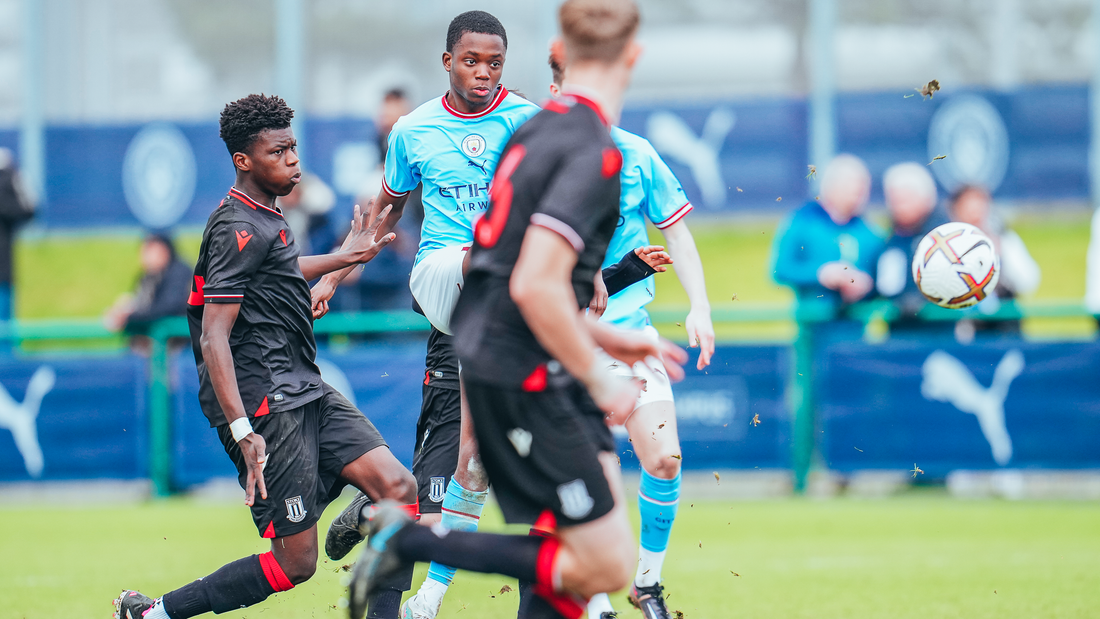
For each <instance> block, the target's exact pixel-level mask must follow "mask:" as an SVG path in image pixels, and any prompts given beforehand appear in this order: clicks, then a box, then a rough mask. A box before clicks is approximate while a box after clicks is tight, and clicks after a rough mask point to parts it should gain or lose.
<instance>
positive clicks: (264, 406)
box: [253, 398, 271, 417]
mask: <svg viewBox="0 0 1100 619" xmlns="http://www.w3.org/2000/svg"><path fill="white" fill-rule="evenodd" d="M270 412H271V410H270V409H268V408H267V398H264V401H263V402H260V408H258V409H256V414H255V415H253V417H263V416H264V415H266V414H268V413H270Z"/></svg>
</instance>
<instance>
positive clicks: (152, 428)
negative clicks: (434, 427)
mask: <svg viewBox="0 0 1100 619" xmlns="http://www.w3.org/2000/svg"><path fill="white" fill-rule="evenodd" d="M686 314H687V308H655V309H651V311H650V315H651V317H652V319H653V322H655V323H658V324H660V323H672V322H675V321H677V320H682V319H683V317H684V316H685V315H686ZM845 315H846V317H847V318H849V319H854V320H857V321H860V322H862V323H864V325H865V326H868V325H872V324H875V323H880V324H881V323H886V324H887V325H888V324H889V323H890V322H891V321H893V320H895V319H896V318H897V317H898V311H897V308H896V307H894V305H893V304H891V303H889V302H878V301H872V302H867V303H863V304H859V305H856V306H853V307H851V308H849V309H848V311H847V312H846V314H845ZM1091 316H1093V315H1092V314H1091V313H1089V312H1088V311H1087V310H1086V309H1085V307H1084V305H1083V304H1081V303H1075V302H1021V303H1012V302H1006V303H1002V304H1001V306H1000V308H998V310H997V311H996V312H993V313H990V314H982V313H979V312H978V311H977V310H974V309H971V310H965V311H959V310H947V309H943V308H939V307H935V306H931V305H930V306H927V307H925V308H924V309H922V310H921V311H920V312H919V313H918V317H919V318H920V319H922V320H928V321H957V320H960V319H962V318H975V319H981V320H1019V319H1026V318H1076V317H1091ZM712 317H713V319H714V322H715V323H716V324H718V323H769V322H792V323H794V324H796V325H797V326H798V330H797V335H796V337H795V338H794V341H793V342H792V347H793V352H794V364H793V367H792V368H791V381H790V385H791V390H790V394H789V396H790V400H789V402H790V405H791V410H792V411H793V412H794V424H793V441H792V445H791V449H792V452H791V456H792V458H791V462H792V474H793V477H794V486H795V489H796V491H802V490H803V489H804V488H805V484H806V478H807V475H808V473H809V470H810V468H811V465H812V462H813V457H814V453H815V450H816V437H815V430H814V428H815V427H816V421H817V420H816V413H815V406H814V394H813V357H814V349H815V346H816V342H815V341H814V329H813V328H812V327H813V325H816V324H823V323H826V322H828V321H831V320H833V319H834V318H836V315H835V314H834V313H833V312H832V311H830V310H827V309H821V308H799V307H797V306H796V305H794V304H753V303H740V302H738V303H736V304H726V305H725V306H719V307H715V308H714V309H713V310H712ZM428 328H429V325H428V321H427V320H426V319H425V318H424V317H423V316H421V315H419V314H416V313H413V312H411V311H406V310H402V311H374V312H348V313H333V314H329V315H328V316H326V317H325V318H323V319H322V320H318V321H317V322H316V323H315V324H314V332H315V333H317V334H318V335H329V336H335V335H348V336H351V335H370V334H387V333H410V332H423V331H427V330H428ZM148 336H149V338H150V339H151V340H152V348H151V352H150V357H149V378H148V391H147V394H148V402H149V404H148V407H149V408H148V414H149V454H148V464H149V475H150V478H151V480H152V484H153V489H154V494H155V495H156V496H158V497H164V496H168V495H169V494H171V492H172V490H173V488H172V483H171V480H172V459H171V454H172V415H171V410H172V404H171V398H172V392H171V381H170V367H169V363H170V359H169V354H168V343H169V340H171V339H173V338H181V337H189V332H188V327H187V321H186V319H185V318H183V317H176V318H168V319H164V320H161V321H158V322H156V323H154V324H153V325H152V327H151V329H150V330H149V331H148ZM119 338H120V335H119V333H117V332H114V331H111V330H108V329H107V328H105V327H104V326H103V324H102V322H101V321H100V320H99V319H68V320H53V319H51V320H19V321H10V322H7V323H4V322H0V339H4V340H10V341H13V342H24V343H32V342H46V341H96V340H99V341H109V340H118V339H119Z"/></svg>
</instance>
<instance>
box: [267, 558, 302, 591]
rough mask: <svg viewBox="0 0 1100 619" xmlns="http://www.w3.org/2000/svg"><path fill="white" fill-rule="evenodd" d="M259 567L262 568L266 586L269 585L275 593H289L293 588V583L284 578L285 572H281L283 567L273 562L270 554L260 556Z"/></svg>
mask: <svg viewBox="0 0 1100 619" xmlns="http://www.w3.org/2000/svg"><path fill="white" fill-rule="evenodd" d="M260 567H261V568H263V571H264V576H266V577H267V584H269V585H271V588H272V589H274V590H275V593H278V592H280V591H290V590H291V589H293V588H294V583H292V582H290V579H289V578H287V577H286V572H284V571H283V567H282V566H281V565H279V562H278V561H276V560H275V555H273V554H271V553H270V552H265V553H263V554H262V555H260Z"/></svg>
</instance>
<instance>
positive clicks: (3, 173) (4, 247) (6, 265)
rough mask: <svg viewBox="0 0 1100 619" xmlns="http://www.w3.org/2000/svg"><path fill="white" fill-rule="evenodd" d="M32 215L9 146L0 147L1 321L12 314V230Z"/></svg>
mask: <svg viewBox="0 0 1100 619" xmlns="http://www.w3.org/2000/svg"><path fill="white" fill-rule="evenodd" d="M32 217H34V200H33V199H31V197H30V196H29V195H28V194H27V192H26V191H25V189H24V187H23V183H22V182H21V180H20V177H19V170H18V169H17V168H16V166H15V157H14V156H13V155H12V152H11V150H10V149H7V148H0V320H10V319H11V317H12V254H13V251H14V249H15V232H16V230H18V229H19V226H20V225H22V224H24V223H26V222H27V220H29V219H30V218H32Z"/></svg>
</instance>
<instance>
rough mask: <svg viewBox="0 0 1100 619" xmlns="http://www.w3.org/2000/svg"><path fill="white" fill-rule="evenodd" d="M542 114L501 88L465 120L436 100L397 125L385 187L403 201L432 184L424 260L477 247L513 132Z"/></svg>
mask: <svg viewBox="0 0 1100 619" xmlns="http://www.w3.org/2000/svg"><path fill="white" fill-rule="evenodd" d="M540 110H541V108H539V106H537V105H535V104H534V103H531V102H530V101H528V100H527V99H524V98H523V97H520V96H518V95H514V94H511V93H509V92H508V90H507V89H505V88H504V87H503V86H500V87H499V89H498V91H497V94H496V96H495V97H494V98H493V101H492V103H490V104H489V106H488V107H487V108H485V109H484V110H483V111H481V112H478V113H477V114H463V113H462V112H459V111H457V110H455V109H454V108H452V107H451V106H450V105H449V104H448V103H447V98H446V96H443V97H440V98H438V99H433V100H431V101H428V102H427V103H425V104H423V105H421V106H420V107H418V108H416V109H415V110H413V111H412V112H410V113H409V114H408V115H406V116H403V117H402V118H401V119H400V120H398V121H397V124H395V125H394V126H393V130H392V131H391V132H390V136H389V149H388V151H387V152H386V165H385V172H384V175H383V179H382V189H383V191H385V192H386V193H388V194H390V195H391V196H394V197H400V196H403V195H405V194H407V193H409V192H410V191H412V190H413V189H415V188H416V186H417V184H418V183H421V182H423V183H424V197H423V202H424V225H423V226H422V228H421V230H420V247H419V249H418V250H417V252H416V262H420V260H421V259H422V258H423V257H424V256H425V255H426V254H428V253H430V252H432V251H434V250H436V249H439V248H441V247H447V246H450V245H459V244H463V243H470V242H472V241H473V238H474V233H473V229H474V222H476V221H477V220H478V218H480V217H481V215H482V213H484V212H485V210H486V209H487V208H489V181H491V180H492V178H493V172H494V171H495V170H496V165H497V160H498V159H500V155H501V153H502V152H503V150H504V145H505V144H506V143H507V142H508V140H509V139H511V137H512V134H513V133H515V131H516V129H518V128H519V126H520V125H522V124H523V123H524V122H526V121H527V119H529V118H531V117H532V116H534V115H535V114H537V113H538V112H539V111H540Z"/></svg>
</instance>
